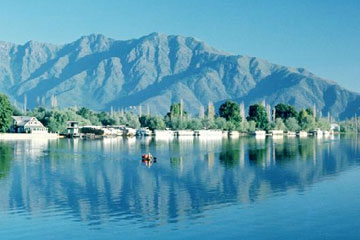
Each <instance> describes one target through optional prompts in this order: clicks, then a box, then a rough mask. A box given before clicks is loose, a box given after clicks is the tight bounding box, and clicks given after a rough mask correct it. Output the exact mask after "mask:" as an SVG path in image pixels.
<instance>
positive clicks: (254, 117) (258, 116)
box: [247, 104, 269, 129]
mask: <svg viewBox="0 0 360 240" xmlns="http://www.w3.org/2000/svg"><path fill="white" fill-rule="evenodd" d="M247 120H248V121H254V122H255V123H256V128H258V129H267V128H268V125H269V120H268V116H267V113H266V109H265V107H264V106H263V105H261V104H254V105H251V106H250V107H249V116H248V119H247Z"/></svg>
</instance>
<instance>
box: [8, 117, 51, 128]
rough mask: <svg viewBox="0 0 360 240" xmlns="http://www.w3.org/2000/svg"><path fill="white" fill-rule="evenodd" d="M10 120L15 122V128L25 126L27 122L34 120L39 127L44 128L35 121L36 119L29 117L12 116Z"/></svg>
mask: <svg viewBox="0 0 360 240" xmlns="http://www.w3.org/2000/svg"><path fill="white" fill-rule="evenodd" d="M12 118H13V119H14V120H15V121H16V125H17V126H21V127H23V126H25V125H26V124H27V123H28V122H29V121H31V120H36V121H37V122H38V123H39V126H41V127H44V126H43V124H42V123H41V122H40V121H39V120H37V119H36V117H29V116H12Z"/></svg>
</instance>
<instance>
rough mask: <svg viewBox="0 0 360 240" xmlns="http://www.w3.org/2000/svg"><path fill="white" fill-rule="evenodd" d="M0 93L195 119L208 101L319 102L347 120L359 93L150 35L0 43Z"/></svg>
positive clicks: (31, 103)
mask: <svg viewBox="0 0 360 240" xmlns="http://www.w3.org/2000/svg"><path fill="white" fill-rule="evenodd" d="M0 92H3V93H5V94H7V95H8V96H10V98H11V99H12V101H14V102H17V103H18V105H19V104H22V102H23V101H24V100H23V99H24V96H26V98H27V106H28V107H29V108H33V107H36V106H38V105H39V104H41V103H43V104H44V102H45V103H46V104H49V102H50V99H51V98H52V96H55V97H56V99H57V103H58V104H59V106H60V107H69V106H85V107H88V108H90V109H94V110H97V111H100V110H106V111H107V110H109V109H110V108H111V107H113V108H114V109H120V108H129V107H131V106H140V105H141V106H143V107H145V106H149V109H150V111H151V113H156V114H165V113H166V112H167V111H168V110H169V106H170V105H171V103H173V102H179V101H180V100H181V99H182V100H183V102H184V106H185V109H186V110H187V111H188V112H190V113H192V114H194V115H195V114H197V113H198V111H199V108H200V106H202V105H203V106H206V105H207V104H208V102H209V101H212V102H214V103H215V105H216V106H219V105H220V104H221V103H222V102H224V101H225V100H227V99H232V100H235V101H237V102H239V103H240V102H244V103H245V105H246V106H248V105H250V104H252V103H257V102H261V101H263V100H265V101H266V103H268V104H270V105H272V106H274V105H275V104H277V103H280V102H282V103H288V104H292V105H295V106H296V107H297V108H298V109H300V108H307V107H312V106H314V105H316V108H317V110H318V111H319V112H321V113H322V114H323V115H327V114H328V113H330V114H331V115H332V116H333V117H336V118H339V119H345V118H348V117H351V116H353V115H354V114H355V113H357V114H359V113H360V109H359V106H360V94H358V93H355V92H351V91H348V90H346V89H344V88H342V87H341V86H339V85H338V84H337V83H335V82H333V81H329V80H326V79H323V78H321V77H318V76H316V75H315V74H313V73H311V72H309V71H307V70H305V69H303V68H295V67H286V66H281V65H278V64H273V63H270V62H268V61H265V60H262V59H259V58H256V57H249V56H242V55H233V54H229V53H227V52H223V51H220V50H217V49H215V48H213V47H211V46H209V45H207V44H206V43H204V42H202V41H199V40H197V39H195V38H193V37H183V36H176V35H164V34H159V33H152V34H150V35H147V36H144V37H141V38H139V39H132V40H125V41H124V40H114V39H111V38H107V37H105V36H103V35H101V34H92V35H89V36H83V37H81V38H80V39H78V40H76V41H74V42H72V43H69V44H63V45H55V44H49V43H39V42H34V41H29V42H27V43H25V44H24V45H18V44H13V43H8V42H0Z"/></svg>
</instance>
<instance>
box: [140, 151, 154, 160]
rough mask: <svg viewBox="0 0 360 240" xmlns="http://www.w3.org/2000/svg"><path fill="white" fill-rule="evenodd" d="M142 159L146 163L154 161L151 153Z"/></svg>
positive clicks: (144, 155)
mask: <svg viewBox="0 0 360 240" xmlns="http://www.w3.org/2000/svg"><path fill="white" fill-rule="evenodd" d="M142 159H143V160H145V161H152V160H153V156H152V155H151V153H148V154H143V155H142Z"/></svg>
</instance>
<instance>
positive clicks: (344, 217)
mask: <svg viewBox="0 0 360 240" xmlns="http://www.w3.org/2000/svg"><path fill="white" fill-rule="evenodd" d="M145 152H151V153H153V155H154V156H156V157H157V158H158V161H157V163H154V164H153V165H152V166H151V167H150V168H149V167H147V166H146V165H145V164H143V163H142V162H141V158H140V156H141V154H142V153H145ZM359 165H360V139H359V141H358V139H357V138H356V137H341V138H340V137H335V138H333V139H326V138H324V139H316V138H311V137H309V138H305V139H299V138H284V139H272V138H267V139H255V138H240V139H229V140H225V139H223V140H205V139H192V138H184V139H174V140H171V141H166V140H154V139H150V138H149V139H147V138H146V139H145V138H144V139H137V140H135V139H130V140H126V139H121V138H120V139H105V140H99V141H96V140H95V141H86V140H68V139H62V140H51V141H14V142H0V239H2V240H5V239H6V240H7V239H140V238H146V239H188V238H190V237H191V238H192V239H231V238H232V239H360V168H359Z"/></svg>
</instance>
